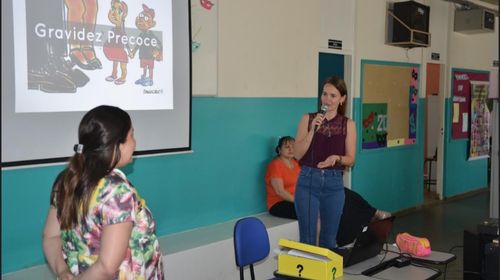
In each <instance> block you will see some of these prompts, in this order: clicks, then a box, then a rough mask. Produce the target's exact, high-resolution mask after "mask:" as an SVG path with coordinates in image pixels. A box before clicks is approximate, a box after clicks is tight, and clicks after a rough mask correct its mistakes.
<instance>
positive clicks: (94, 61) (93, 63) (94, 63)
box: [82, 47, 102, 69]
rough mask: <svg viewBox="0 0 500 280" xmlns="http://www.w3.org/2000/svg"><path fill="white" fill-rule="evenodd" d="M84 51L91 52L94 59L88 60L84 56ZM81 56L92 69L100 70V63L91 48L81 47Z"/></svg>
mask: <svg viewBox="0 0 500 280" xmlns="http://www.w3.org/2000/svg"><path fill="white" fill-rule="evenodd" d="M85 51H91V52H92V53H93V54H94V58H92V59H89V58H88V57H87V56H86V55H85ZM82 54H83V56H84V57H85V59H86V60H87V62H88V63H89V64H90V65H91V66H92V67H94V69H102V63H101V61H100V60H99V59H98V58H97V55H96V54H95V51H94V48H93V47H83V48H82Z"/></svg>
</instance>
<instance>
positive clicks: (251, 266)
mask: <svg viewBox="0 0 500 280" xmlns="http://www.w3.org/2000/svg"><path fill="white" fill-rule="evenodd" d="M250 275H251V277H252V280H255V274H254V273H253V264H251V265H250Z"/></svg>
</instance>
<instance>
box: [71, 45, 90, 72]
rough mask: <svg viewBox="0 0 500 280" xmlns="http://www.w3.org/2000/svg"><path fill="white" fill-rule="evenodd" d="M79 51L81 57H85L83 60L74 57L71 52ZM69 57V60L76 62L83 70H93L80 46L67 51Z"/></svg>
mask: <svg viewBox="0 0 500 280" xmlns="http://www.w3.org/2000/svg"><path fill="white" fill-rule="evenodd" d="M76 51H78V52H80V53H81V54H82V56H83V59H85V61H81V60H80V59H79V58H78V57H76V55H75V54H74V53H73V52H76ZM69 58H70V59H71V62H73V64H76V65H77V66H78V67H80V68H82V69H84V70H94V69H95V68H94V66H93V65H92V64H90V62H89V61H88V60H87V58H86V57H85V55H84V54H83V52H82V50H81V49H80V48H73V49H71V50H70V51H69Z"/></svg>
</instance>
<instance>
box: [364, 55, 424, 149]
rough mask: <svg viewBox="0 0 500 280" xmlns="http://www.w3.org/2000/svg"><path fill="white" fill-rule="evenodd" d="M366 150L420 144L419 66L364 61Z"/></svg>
mask: <svg viewBox="0 0 500 280" xmlns="http://www.w3.org/2000/svg"><path fill="white" fill-rule="evenodd" d="M361 68H362V89H361V94H362V114H363V116H362V120H363V126H362V133H361V134H362V148H363V149H376V148H383V147H394V146H401V145H409V144H415V143H416V137H417V126H416V124H417V101H418V81H419V80H418V79H419V66H418V65H416V64H408V63H392V62H391V63H387V62H373V61H368V62H367V61H362V67H361Z"/></svg>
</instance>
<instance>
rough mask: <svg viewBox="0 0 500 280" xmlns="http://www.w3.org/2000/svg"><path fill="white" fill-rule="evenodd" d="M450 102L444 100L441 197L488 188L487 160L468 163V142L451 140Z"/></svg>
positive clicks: (466, 140)
mask: <svg viewBox="0 0 500 280" xmlns="http://www.w3.org/2000/svg"><path fill="white" fill-rule="evenodd" d="M451 108H452V100H451V99H450V98H447V99H446V100H445V124H446V125H445V145H444V170H443V173H444V174H443V196H444V197H450V196H454V195H457V194H461V193H464V192H469V191H472V190H476V189H480V188H485V187H488V159H477V160H471V161H468V160H467V158H468V154H469V140H468V139H459V140H453V139H451V120H452V119H451V118H452V112H451Z"/></svg>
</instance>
